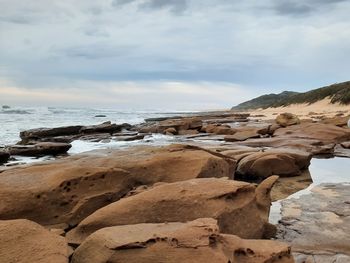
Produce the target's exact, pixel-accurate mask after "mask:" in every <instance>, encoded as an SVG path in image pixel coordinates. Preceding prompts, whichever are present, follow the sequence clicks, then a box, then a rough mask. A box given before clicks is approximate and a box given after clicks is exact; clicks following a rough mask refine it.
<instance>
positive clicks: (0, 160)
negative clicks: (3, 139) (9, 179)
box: [0, 150, 10, 164]
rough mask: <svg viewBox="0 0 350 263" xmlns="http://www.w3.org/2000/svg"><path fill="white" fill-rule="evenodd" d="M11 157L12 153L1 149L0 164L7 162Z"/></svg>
mask: <svg viewBox="0 0 350 263" xmlns="http://www.w3.org/2000/svg"><path fill="white" fill-rule="evenodd" d="M9 158H10V154H9V153H8V152H5V151H3V150H0V164H3V163H6V162H7V161H8V159H9Z"/></svg>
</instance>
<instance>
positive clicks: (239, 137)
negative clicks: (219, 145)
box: [224, 129, 260, 142]
mask: <svg viewBox="0 0 350 263" xmlns="http://www.w3.org/2000/svg"><path fill="white" fill-rule="evenodd" d="M251 138H260V134H259V133H257V131H256V130H255V129H252V130H246V131H239V132H236V133H235V134H233V135H227V136H225V138H224V139H225V141H226V142H236V141H245V140H247V139H251Z"/></svg>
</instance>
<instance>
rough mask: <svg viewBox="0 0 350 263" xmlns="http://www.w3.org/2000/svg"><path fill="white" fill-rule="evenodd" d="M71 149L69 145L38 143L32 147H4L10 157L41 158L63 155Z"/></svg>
mask: <svg viewBox="0 0 350 263" xmlns="http://www.w3.org/2000/svg"><path fill="white" fill-rule="evenodd" d="M71 147H72V145H71V144H69V143H60V142H39V143H36V144H33V145H12V146H8V147H6V150H7V151H8V153H10V154H11V155H22V156H42V155H58V154H64V153H67V151H68V150H69V149H70V148H71Z"/></svg>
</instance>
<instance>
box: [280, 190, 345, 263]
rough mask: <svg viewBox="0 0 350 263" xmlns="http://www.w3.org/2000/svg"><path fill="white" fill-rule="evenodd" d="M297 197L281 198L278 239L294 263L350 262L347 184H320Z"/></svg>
mask: <svg viewBox="0 0 350 263" xmlns="http://www.w3.org/2000/svg"><path fill="white" fill-rule="evenodd" d="M311 191H312V192H311V193H310V194H307V195H303V196H301V197H300V198H299V199H287V200H284V201H282V219H281V220H280V223H279V225H278V235H277V237H278V240H280V241H284V242H287V243H289V244H290V245H291V246H292V251H293V254H294V256H295V260H296V262H297V263H302V262H307V263H323V262H327V263H328V262H336V263H345V262H350V243H349V240H350V184H348V183H344V184H321V185H319V186H316V187H314V188H313V189H312V190H311Z"/></svg>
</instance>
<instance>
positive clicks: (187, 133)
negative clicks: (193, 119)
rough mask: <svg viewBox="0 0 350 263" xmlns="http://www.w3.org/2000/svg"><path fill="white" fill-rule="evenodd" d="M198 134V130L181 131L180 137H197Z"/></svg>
mask: <svg viewBox="0 0 350 263" xmlns="http://www.w3.org/2000/svg"><path fill="white" fill-rule="evenodd" d="M198 133H199V131H197V130H180V131H179V133H178V134H179V135H196V134H198Z"/></svg>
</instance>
